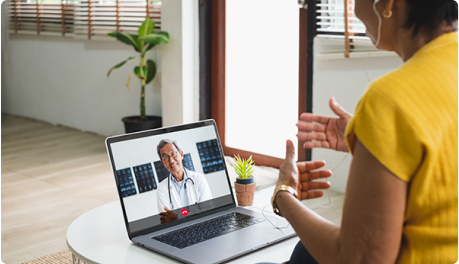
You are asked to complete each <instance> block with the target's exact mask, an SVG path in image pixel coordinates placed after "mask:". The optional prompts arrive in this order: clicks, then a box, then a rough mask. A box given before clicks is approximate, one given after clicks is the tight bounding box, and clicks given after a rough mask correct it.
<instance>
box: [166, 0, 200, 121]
mask: <svg viewBox="0 0 459 264" xmlns="http://www.w3.org/2000/svg"><path fill="white" fill-rule="evenodd" d="M198 14H199V12H198V0H167V1H162V7H161V28H162V30H165V31H167V32H169V34H170V36H171V42H170V43H169V44H167V45H165V46H163V47H162V59H163V63H162V72H163V74H162V81H161V87H162V105H163V108H162V109H163V111H162V113H163V126H172V125H178V124H184V123H190V122H195V121H198V120H199V20H198Z"/></svg>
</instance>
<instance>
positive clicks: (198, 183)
mask: <svg viewBox="0 0 459 264" xmlns="http://www.w3.org/2000/svg"><path fill="white" fill-rule="evenodd" d="M106 147H107V152H108V156H109V159H110V162H111V166H112V169H113V173H114V176H115V181H116V185H117V189H118V194H119V197H120V202H121V207H122V210H123V215H124V221H125V224H126V230H127V234H128V236H129V239H130V240H131V241H132V242H133V243H134V244H136V245H138V246H141V247H144V248H147V249H150V250H152V251H155V252H158V253H160V254H163V255H166V256H169V257H171V258H174V259H177V260H180V261H182V262H186V263H221V262H225V261H228V260H230V259H233V258H236V257H238V256H241V255H244V254H247V253H250V252H253V251H255V250H257V249H260V248H263V247H266V246H269V245H271V244H274V243H276V242H279V241H282V240H285V239H287V238H290V237H293V236H295V231H294V230H293V228H292V227H290V226H288V227H287V228H284V229H278V228H276V227H274V226H273V225H272V224H271V223H270V222H269V221H271V222H272V223H273V224H275V225H276V226H282V227H284V226H287V222H286V221H285V220H284V219H282V218H279V217H277V216H272V215H267V214H265V215H266V217H265V216H264V215H263V214H262V213H259V212H256V211H252V210H248V209H245V208H242V207H238V206H237V204H236V201H235V198H234V194H233V189H232V188H231V184H230V178H229V175H228V171H227V166H226V164H225V159H224V156H223V152H222V147H221V143H220V138H219V136H218V131H217V127H216V124H215V122H214V121H213V120H205V121H200V122H196V123H192V124H185V125H180V126H173V127H165V128H159V129H154V130H147V131H143V132H137V133H132V134H125V135H120V136H113V137H109V138H107V140H106ZM158 152H159V153H160V154H159V155H158ZM267 202H268V201H267ZM268 220H269V221H268Z"/></svg>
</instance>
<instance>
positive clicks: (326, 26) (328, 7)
mask: <svg viewBox="0 0 459 264" xmlns="http://www.w3.org/2000/svg"><path fill="white" fill-rule="evenodd" d="M354 2H355V0H317V1H316V12H317V15H316V21H317V35H318V36H320V35H322V36H326V37H331V38H343V37H344V32H345V29H346V27H345V22H346V21H347V24H348V25H347V30H348V32H349V36H350V38H351V39H368V38H367V37H366V35H365V26H364V25H363V23H362V22H361V21H360V20H359V19H358V18H357V17H356V16H355V14H354ZM345 5H347V12H344V11H345ZM345 17H347V20H345Z"/></svg>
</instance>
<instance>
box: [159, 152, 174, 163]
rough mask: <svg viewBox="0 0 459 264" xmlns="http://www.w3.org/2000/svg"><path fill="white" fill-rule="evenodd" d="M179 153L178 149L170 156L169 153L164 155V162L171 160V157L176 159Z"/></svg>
mask: <svg viewBox="0 0 459 264" xmlns="http://www.w3.org/2000/svg"><path fill="white" fill-rule="evenodd" d="M177 155H178V152H177V151H174V152H172V153H171V155H170V156H168V155H163V157H162V158H161V160H162V161H163V162H169V161H170V160H171V158H173V159H175V158H176V157H177Z"/></svg>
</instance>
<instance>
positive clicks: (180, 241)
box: [152, 212, 265, 249]
mask: <svg viewBox="0 0 459 264" xmlns="http://www.w3.org/2000/svg"><path fill="white" fill-rule="evenodd" d="M264 221H265V220H264V219H261V218H258V217H254V216H250V215H246V214H241V213H238V212H232V213H229V214H226V215H222V216H220V217H217V218H213V219H210V220H207V221H204V222H201V223H198V224H194V225H191V226H188V227H184V228H181V229H178V230H175V231H172V232H169V233H166V234H162V235H159V236H156V237H152V239H155V240H158V241H160V242H163V243H166V244H168V245H171V246H174V247H177V248H180V249H182V248H186V247H189V246H192V245H195V244H198V243H201V242H203V241H206V240H209V239H212V238H215V237H218V236H221V235H225V234H228V233H231V232H234V231H237V230H239V229H242V228H244V227H248V226H251V225H254V224H258V223H261V222H264Z"/></svg>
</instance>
